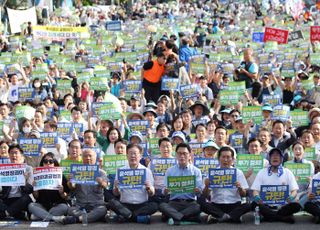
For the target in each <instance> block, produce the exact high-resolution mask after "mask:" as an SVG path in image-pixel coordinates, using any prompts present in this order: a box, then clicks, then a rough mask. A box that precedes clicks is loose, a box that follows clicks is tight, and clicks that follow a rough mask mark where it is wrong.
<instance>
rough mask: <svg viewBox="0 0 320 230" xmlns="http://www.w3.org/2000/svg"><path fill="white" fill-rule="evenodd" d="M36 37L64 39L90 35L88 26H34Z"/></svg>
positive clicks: (55, 39)
mask: <svg viewBox="0 0 320 230" xmlns="http://www.w3.org/2000/svg"><path fill="white" fill-rule="evenodd" d="M32 32H33V36H34V38H35V39H48V40H54V41H63V40H66V39H76V38H85V37H88V36H89V31H88V28H87V27H67V26H63V27H60V26H35V25H34V26H32Z"/></svg>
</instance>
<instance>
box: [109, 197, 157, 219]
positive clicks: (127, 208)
mask: <svg viewBox="0 0 320 230" xmlns="http://www.w3.org/2000/svg"><path fill="white" fill-rule="evenodd" d="M108 206H109V208H110V209H111V210H112V211H114V212H115V213H117V214H118V215H121V216H123V217H124V218H126V219H127V220H129V221H136V219H137V216H146V215H152V214H154V213H155V212H156V211H158V204H157V203H155V202H149V201H147V202H144V203H141V204H128V203H121V202H120V201H119V200H116V199H112V200H110V201H109V203H108Z"/></svg>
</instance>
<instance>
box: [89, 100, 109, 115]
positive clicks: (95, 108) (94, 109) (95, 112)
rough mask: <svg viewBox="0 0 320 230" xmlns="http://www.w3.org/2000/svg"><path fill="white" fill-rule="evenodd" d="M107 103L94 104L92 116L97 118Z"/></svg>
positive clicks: (92, 105)
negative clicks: (100, 109) (101, 108)
mask: <svg viewBox="0 0 320 230" xmlns="http://www.w3.org/2000/svg"><path fill="white" fill-rule="evenodd" d="M106 104H107V102H93V103H92V104H91V111H92V115H93V116H96V115H98V114H99V108H100V107H101V106H103V105H106Z"/></svg>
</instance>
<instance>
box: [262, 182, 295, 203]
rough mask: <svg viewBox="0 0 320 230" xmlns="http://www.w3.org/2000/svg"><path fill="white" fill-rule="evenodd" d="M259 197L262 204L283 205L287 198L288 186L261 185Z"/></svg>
mask: <svg viewBox="0 0 320 230" xmlns="http://www.w3.org/2000/svg"><path fill="white" fill-rule="evenodd" d="M260 197H261V199H262V201H263V203H264V204H273V205H277V204H285V203H286V199H287V198H288V197H289V185H261V189H260Z"/></svg>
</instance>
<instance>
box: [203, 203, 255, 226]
mask: <svg viewBox="0 0 320 230" xmlns="http://www.w3.org/2000/svg"><path fill="white" fill-rule="evenodd" d="M201 210H202V211H203V212H205V213H207V214H210V215H212V216H213V217H215V218H221V217H222V216H223V215H224V214H228V215H229V216H230V217H231V219H232V221H234V222H239V221H240V217H241V216H242V215H244V214H246V213H247V212H250V211H251V205H250V204H241V202H237V203H234V204H216V203H208V202H204V203H202V204H201Z"/></svg>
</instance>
